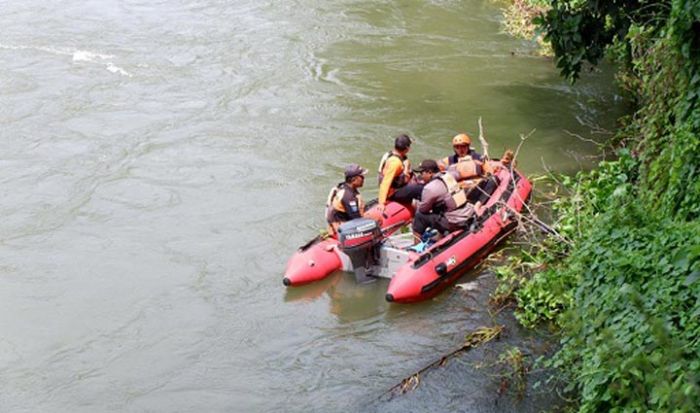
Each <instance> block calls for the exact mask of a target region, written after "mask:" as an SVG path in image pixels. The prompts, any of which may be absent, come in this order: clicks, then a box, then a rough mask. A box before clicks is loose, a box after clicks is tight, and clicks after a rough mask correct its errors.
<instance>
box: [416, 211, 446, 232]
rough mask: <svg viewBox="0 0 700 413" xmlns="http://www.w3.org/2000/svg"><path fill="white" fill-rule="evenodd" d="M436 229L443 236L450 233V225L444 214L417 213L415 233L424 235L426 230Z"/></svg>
mask: <svg viewBox="0 0 700 413" xmlns="http://www.w3.org/2000/svg"><path fill="white" fill-rule="evenodd" d="M428 228H435V229H437V230H438V231H439V232H440V233H441V234H444V233H445V232H447V231H450V229H451V228H450V223H449V222H448V221H447V218H445V216H444V215H442V214H434V213H428V214H425V213H423V212H420V211H417V212H416V216H414V217H413V232H415V233H416V234H419V235H422V234H423V233H424V232H425V230H426V229H428Z"/></svg>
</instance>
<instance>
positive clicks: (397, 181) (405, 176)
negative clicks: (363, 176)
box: [377, 151, 411, 188]
mask: <svg viewBox="0 0 700 413" xmlns="http://www.w3.org/2000/svg"><path fill="white" fill-rule="evenodd" d="M392 156H395V157H397V158H399V160H400V161H401V170H400V171H399V173H398V175H396V176H395V177H394V179H393V180H392V181H391V187H392V188H401V187H402V186H404V185H406V184H407V183H409V182H410V181H411V162H410V161H409V160H408V158H402V157H400V156H399V155H397V154H395V153H394V152H391V151H389V152H387V153H385V154H384V156H382V159H381V160H380V161H379V168H378V169H377V172H378V175H377V180H378V183H379V185H381V184H382V181H383V180H384V169H385V166H386V161H387V160H389V158H391V157H392Z"/></svg>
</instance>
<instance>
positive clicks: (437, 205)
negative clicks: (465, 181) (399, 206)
mask: <svg viewBox="0 0 700 413" xmlns="http://www.w3.org/2000/svg"><path fill="white" fill-rule="evenodd" d="M416 172H419V173H420V174H421V177H422V179H423V181H424V182H425V187H424V188H423V193H422V194H421V201H420V203H419V204H418V210H417V211H416V215H415V217H414V218H413V232H414V233H415V234H416V236H418V237H420V236H421V235H422V234H423V233H424V232H425V230H426V229H427V228H435V229H437V230H438V231H439V232H440V233H441V234H442V233H445V232H448V231H449V232H451V231H455V230H457V229H459V228H460V227H462V226H464V224H465V223H466V222H467V220H468V219H469V218H470V217H472V216H473V215H474V214H476V213H478V211H480V209H481V204H480V203H477V204H476V205H472V204H470V203H468V202H467V194H466V193H465V192H464V189H462V188H461V187H460V186H459V183H458V182H457V179H456V177H455V173H454V172H452V171H447V172H440V168H439V166H438V164H437V162H435V161H434V160H432V159H426V160H424V161H423V162H421V164H420V167H419V168H418V169H417V170H416Z"/></svg>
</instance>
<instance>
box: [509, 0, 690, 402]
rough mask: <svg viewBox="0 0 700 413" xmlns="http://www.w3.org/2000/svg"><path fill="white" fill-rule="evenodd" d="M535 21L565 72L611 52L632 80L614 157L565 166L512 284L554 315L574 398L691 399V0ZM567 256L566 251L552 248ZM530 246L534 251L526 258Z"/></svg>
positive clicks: (591, 7)
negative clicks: (552, 236) (548, 236)
mask: <svg viewBox="0 0 700 413" xmlns="http://www.w3.org/2000/svg"><path fill="white" fill-rule="evenodd" d="M551 5H552V7H551V10H550V11H549V12H548V13H547V15H546V16H545V17H544V18H543V20H542V25H543V27H544V29H545V30H546V33H547V37H548V38H549V39H550V40H551V41H552V45H553V48H554V51H555V53H556V55H557V64H558V66H559V67H560V68H561V70H562V73H563V75H565V76H567V77H569V78H571V79H575V78H576V76H577V75H578V73H579V72H580V70H581V68H582V64H583V62H584V61H588V62H590V63H596V62H597V61H598V60H599V59H600V58H601V57H602V56H603V54H604V53H605V52H606V51H607V53H608V54H609V55H611V56H612V57H614V58H615V59H616V60H617V61H618V62H619V63H620V68H621V69H620V70H621V76H620V77H619V78H620V79H621V80H622V81H623V82H625V86H626V87H627V88H628V90H630V91H633V92H635V93H636V102H637V104H638V110H637V112H636V113H635V114H634V115H633V116H631V117H630V118H629V119H628V120H627V124H626V125H625V127H624V128H623V129H622V130H621V131H620V132H619V133H618V135H617V138H616V142H617V144H618V145H619V146H620V149H619V152H618V154H619V158H618V159H617V160H614V161H607V162H603V163H602V164H601V165H600V166H599V168H598V169H596V170H594V171H591V172H587V173H580V174H578V175H577V176H576V177H573V178H568V179H567V181H566V182H564V184H565V185H566V186H567V187H568V188H569V190H570V191H571V195H570V196H569V197H567V198H565V199H562V200H560V201H559V203H558V205H557V211H556V212H557V214H558V221H557V224H556V228H557V230H558V231H559V232H560V233H561V234H563V236H565V237H566V238H567V239H568V240H569V241H570V242H568V243H561V242H556V241H555V240H550V241H548V243H546V244H545V246H546V248H545V249H542V250H541V251H540V252H539V253H538V254H536V255H535V256H534V258H531V260H533V261H535V262H536V263H535V264H534V265H533V267H534V268H544V270H542V271H539V272H538V273H537V274H536V275H534V276H533V277H532V278H531V279H530V280H529V281H527V282H525V283H524V285H522V286H521V288H520V289H519V290H518V292H517V293H516V295H517V299H518V305H519V310H518V317H519V318H520V320H521V322H523V324H526V325H533V324H535V323H537V322H539V321H542V320H553V321H554V322H556V323H557V324H558V325H559V326H560V327H561V332H562V348H561V350H560V351H559V353H558V354H557V355H556V356H555V357H554V359H553V360H552V361H551V363H552V364H553V365H556V366H558V367H560V368H562V370H563V371H564V372H568V373H569V374H568V376H569V380H570V382H571V389H572V390H577V392H578V394H579V397H580V399H579V403H580V404H579V406H580V411H586V412H596V411H609V410H619V411H688V412H690V411H697V409H698V406H700V176H699V175H700V2H699V1H697V0H694V1H693V0H672V1H643V0H638V1H631V0H627V1H624V0H609V1H594V0H553V1H552V4H551ZM562 256H564V257H565V258H564V259H561V257H562ZM528 259H530V258H528Z"/></svg>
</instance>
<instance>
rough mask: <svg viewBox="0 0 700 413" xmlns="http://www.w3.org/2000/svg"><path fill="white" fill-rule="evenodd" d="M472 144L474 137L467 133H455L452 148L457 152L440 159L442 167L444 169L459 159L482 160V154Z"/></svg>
mask: <svg viewBox="0 0 700 413" xmlns="http://www.w3.org/2000/svg"><path fill="white" fill-rule="evenodd" d="M471 144H472V139H471V138H470V137H469V135H467V134H466V133H460V134H458V135H455V137H454V138H452V148H453V149H454V151H455V153H454V154H453V155H451V156H447V157H445V158H442V159H441V160H440V162H439V166H440V169H441V170H443V171H444V170H446V169H447V167H448V166H450V165H454V164H456V163H457V162H459V161H478V162H481V161H482V159H481V154H480V153H478V152H477V151H475V150H474V149H472V148H471Z"/></svg>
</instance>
